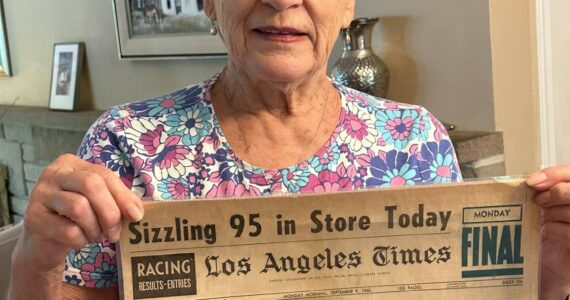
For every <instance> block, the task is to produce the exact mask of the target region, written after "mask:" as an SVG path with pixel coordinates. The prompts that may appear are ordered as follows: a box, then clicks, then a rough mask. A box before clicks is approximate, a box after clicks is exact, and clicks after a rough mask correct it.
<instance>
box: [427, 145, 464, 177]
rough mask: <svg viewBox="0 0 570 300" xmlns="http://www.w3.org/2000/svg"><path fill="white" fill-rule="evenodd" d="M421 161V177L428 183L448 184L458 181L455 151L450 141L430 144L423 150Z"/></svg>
mask: <svg viewBox="0 0 570 300" xmlns="http://www.w3.org/2000/svg"><path fill="white" fill-rule="evenodd" d="M421 156H422V160H420V161H419V165H420V170H421V177H422V179H423V180H424V181H426V182H433V183H447V182H454V181H457V176H458V172H457V167H456V165H455V163H454V162H455V157H454V150H453V146H452V145H451V142H450V141H449V140H442V141H441V142H439V143H437V142H428V143H426V144H424V145H423V146H422V149H421Z"/></svg>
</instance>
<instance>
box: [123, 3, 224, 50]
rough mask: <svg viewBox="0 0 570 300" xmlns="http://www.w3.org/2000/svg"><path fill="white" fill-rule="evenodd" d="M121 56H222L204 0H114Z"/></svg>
mask: <svg viewBox="0 0 570 300" xmlns="http://www.w3.org/2000/svg"><path fill="white" fill-rule="evenodd" d="M113 7H114V12H115V24H116V29H117V41H118V46H119V57H120V58H121V59H161V58H216V57H218V58H222V57H227V50H226V47H225V45H224V43H223V42H222V39H220V37H218V36H211V35H210V26H211V24H210V20H209V18H208V17H207V16H206V15H205V14H204V0H113Z"/></svg>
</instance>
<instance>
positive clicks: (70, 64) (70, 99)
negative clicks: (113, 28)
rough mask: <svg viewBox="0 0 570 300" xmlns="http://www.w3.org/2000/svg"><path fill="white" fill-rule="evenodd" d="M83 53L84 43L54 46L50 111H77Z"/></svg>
mask: <svg viewBox="0 0 570 300" xmlns="http://www.w3.org/2000/svg"><path fill="white" fill-rule="evenodd" d="M84 53H85V44H84V43H57V44H54V48H53V66H52V72H51V88H50V98H49V108H50V109H52V110H67V111H74V110H76V109H77V107H78V103H79V84H80V82H81V74H82V72H83V59H84Z"/></svg>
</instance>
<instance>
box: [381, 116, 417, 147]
mask: <svg viewBox="0 0 570 300" xmlns="http://www.w3.org/2000/svg"><path fill="white" fill-rule="evenodd" d="M413 125H414V120H412V118H410V117H406V118H404V119H400V118H396V119H393V120H389V121H388V122H387V123H386V129H387V130H389V131H390V134H391V135H392V138H393V139H394V140H400V141H402V140H405V139H407V138H408V136H410V131H411V129H412V126H413Z"/></svg>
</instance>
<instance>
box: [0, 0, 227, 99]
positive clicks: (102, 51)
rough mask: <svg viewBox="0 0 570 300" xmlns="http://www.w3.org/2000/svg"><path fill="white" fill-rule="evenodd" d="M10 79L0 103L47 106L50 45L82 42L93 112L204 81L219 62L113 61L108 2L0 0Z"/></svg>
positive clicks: (0, 89) (0, 87)
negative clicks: (17, 97) (4, 22)
mask: <svg viewBox="0 0 570 300" xmlns="http://www.w3.org/2000/svg"><path fill="white" fill-rule="evenodd" d="M4 8H5V11H6V19H7V28H8V38H9V42H10V50H11V53H12V65H13V67H14V73H15V76H14V77H13V78H10V79H2V80H0V104H6V103H10V102H11V100H12V99H14V98H15V97H16V96H21V98H20V100H19V103H18V104H19V105H28V106H44V107H46V106H47V105H48V95H49V81H50V76H51V67H52V63H51V61H52V55H53V44H54V43H56V42H73V41H84V42H85V43H86V47H87V55H86V58H87V69H88V70H86V72H85V73H86V75H88V83H89V85H90V88H89V90H90V91H89V92H88V93H87V98H88V99H83V101H86V100H88V101H87V102H94V103H93V104H94V107H96V108H98V109H104V108H106V107H108V106H110V105H113V104H117V103H122V102H127V101H131V100H134V99H144V98H147V97H152V96H159V95H161V94H163V93H166V92H169V91H171V90H173V89H176V88H178V87H183V86H186V85H188V84H189V83H193V82H197V81H200V80H202V79H204V78H205V77H206V76H210V74H214V73H215V72H216V71H218V70H220V69H221V68H222V66H223V65H224V61H223V60H193V61H190V60H184V61H182V60H174V61H137V62H130V61H119V60H118V58H117V57H118V56H117V42H116V36H115V25H114V19H113V8H112V1H111V0H105V1H99V0H97V1H93V0H75V1H67V0H50V1H43V0H26V1H21V0H4ZM91 106H93V105H91Z"/></svg>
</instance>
